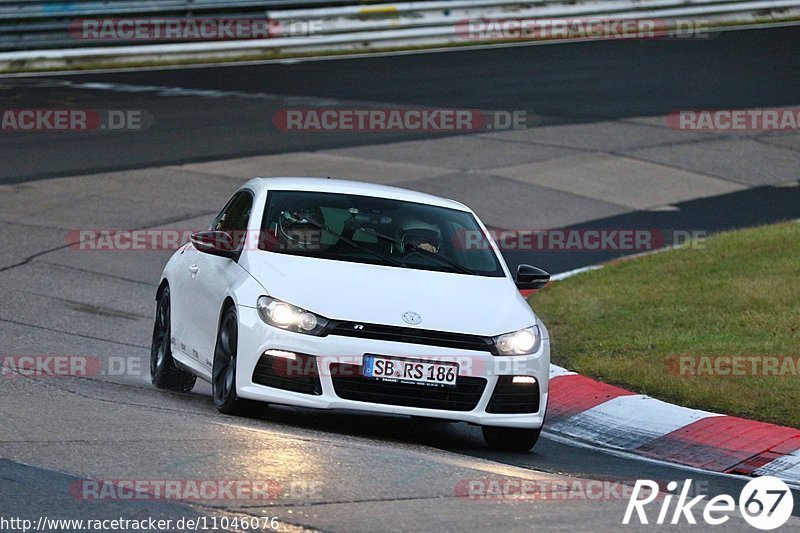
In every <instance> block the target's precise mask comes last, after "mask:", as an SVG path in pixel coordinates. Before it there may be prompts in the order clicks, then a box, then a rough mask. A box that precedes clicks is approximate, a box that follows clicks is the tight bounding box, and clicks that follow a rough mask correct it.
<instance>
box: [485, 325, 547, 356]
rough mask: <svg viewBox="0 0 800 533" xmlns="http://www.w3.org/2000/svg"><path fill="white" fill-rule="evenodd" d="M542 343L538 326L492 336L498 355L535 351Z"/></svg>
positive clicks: (522, 353)
mask: <svg viewBox="0 0 800 533" xmlns="http://www.w3.org/2000/svg"><path fill="white" fill-rule="evenodd" d="M541 343H542V334H541V332H540V331H539V326H531V327H529V328H525V329H521V330H519V331H515V332H513V333H506V334H505V335H500V336H499V337H495V338H494V345H495V347H496V348H497V353H498V354H499V355H528V354H532V353H534V352H536V350H538V349H539V346H540V345H541Z"/></svg>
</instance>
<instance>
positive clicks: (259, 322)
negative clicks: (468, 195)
mask: <svg viewBox="0 0 800 533" xmlns="http://www.w3.org/2000/svg"><path fill="white" fill-rule="evenodd" d="M549 277H550V276H549V274H547V272H545V271H543V270H541V269H538V268H536V267H532V266H529V265H520V267H519V268H518V269H517V272H516V276H512V274H511V272H510V271H509V269H508V266H507V265H506V263H505V261H504V260H503V257H502V255H501V254H500V252H499V250H498V248H497V246H496V244H495V243H494V241H493V240H492V239H491V236H490V235H489V233H488V232H487V230H486V228H485V227H484V225H483V224H482V223H481V222H480V221H479V220H478V218H477V217H476V216H475V214H474V213H473V212H472V211H471V210H470V209H469V208H467V207H465V206H464V205H462V204H460V203H458V202H454V201H452V200H445V199H442V198H437V197H435V196H430V195H427V194H422V193H418V192H413V191H408V190H404V189H398V188H394V187H385V186H379V185H373V184H367V183H360V182H350V181H342V180H332V179H317V178H268V179H265V178H254V179H252V180H250V181H249V182H247V183H246V184H245V185H243V186H242V187H241V188H240V189H239V190H238V191H236V193H235V194H234V195H233V196H232V197H231V199H230V200H229V201H228V203H227V204H226V205H225V207H224V208H223V209H222V211H221V212H220V213H219V215H217V217H216V218H215V219H214V221H213V223H212V225H211V229H210V230H209V231H201V232H199V233H196V234H194V235H192V238H191V242H190V243H188V244H186V245H184V246H183V247H181V248H180V249H179V250H177V251H176V252H175V254H174V255H173V256H172V257H171V258H170V260H169V262H168V263H167V266H166V267H165V268H164V272H163V274H162V277H161V282H160V284H159V287H158V291H157V293H156V301H157V305H156V319H155V326H154V329H153V345H152V354H151V366H150V371H151V377H152V381H153V383H154V384H155V385H156V386H157V387H161V388H165V389H170V390H180V391H189V390H191V389H192V387H193V386H194V383H195V379H196V378H197V377H199V378H201V379H204V380H206V381H209V382H211V385H212V390H213V393H212V395H213V399H214V404H215V405H216V407H217V408H218V409H219V411H221V412H222V413H226V414H237V413H241V412H242V410H243V407H244V406H246V405H247V404H248V403H250V402H253V401H257V402H264V403H275V404H284V405H292V406H300V407H310V408H317V409H354V410H359V411H369V412H374V413H390V414H399V415H409V416H418V417H428V418H439V419H446V420H453V421H463V422H468V423H471V424H477V425H480V426H481V427H482V429H483V435H484V437H485V440H486V442H487V443H488V444H489V446H490V447H492V448H496V449H503V450H529V449H530V448H532V447H533V445H534V444H535V443H536V440H537V439H538V437H539V433H540V432H541V428H542V423H543V422H544V418H545V410H546V407H547V390H548V382H549V364H550V342H549V337H548V333H547V328H545V326H544V324H542V322H541V321H540V320H539V319H538V318H537V317H536V315H535V314H534V313H533V311H531V308H530V307H529V306H528V304H527V303H526V301H525V299H524V298H523V297H522V296H521V294H520V292H519V289H537V288H541V287H543V286H544V285H545V284H546V283H547V281H548V280H549Z"/></svg>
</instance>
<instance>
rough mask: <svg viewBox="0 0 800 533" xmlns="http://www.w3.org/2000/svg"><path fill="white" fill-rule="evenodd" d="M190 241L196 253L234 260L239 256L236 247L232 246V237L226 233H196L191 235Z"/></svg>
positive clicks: (209, 231) (215, 231) (212, 231)
mask: <svg viewBox="0 0 800 533" xmlns="http://www.w3.org/2000/svg"><path fill="white" fill-rule="evenodd" d="M191 241H192V245H194V247H195V248H197V250H198V251H200V252H203V253H206V254H210V255H218V256H220V257H227V258H228V259H236V258H237V257H238V256H239V253H238V251H237V250H236V246H235V245H234V244H233V237H231V235H230V233H228V232H227V231H220V230H208V231H198V232H197V233H193V234H192V236H191Z"/></svg>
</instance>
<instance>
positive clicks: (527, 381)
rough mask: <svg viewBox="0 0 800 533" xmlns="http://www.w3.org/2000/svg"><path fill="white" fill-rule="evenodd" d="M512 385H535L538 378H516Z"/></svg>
mask: <svg viewBox="0 0 800 533" xmlns="http://www.w3.org/2000/svg"><path fill="white" fill-rule="evenodd" d="M511 383H517V384H526V385H533V384H534V383H536V378H535V377H533V376H514V378H513V379H512V380H511Z"/></svg>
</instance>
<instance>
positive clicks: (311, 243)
mask: <svg viewBox="0 0 800 533" xmlns="http://www.w3.org/2000/svg"><path fill="white" fill-rule="evenodd" d="M324 226H325V217H324V215H323V214H322V210H321V209H320V208H319V207H315V208H313V209H308V208H299V209H290V210H285V211H281V214H280V216H279V217H278V224H277V237H278V242H279V244H280V248H281V249H282V250H321V249H322V248H324V247H325V246H323V244H322V233H323V229H322V228H323V227H324Z"/></svg>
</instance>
